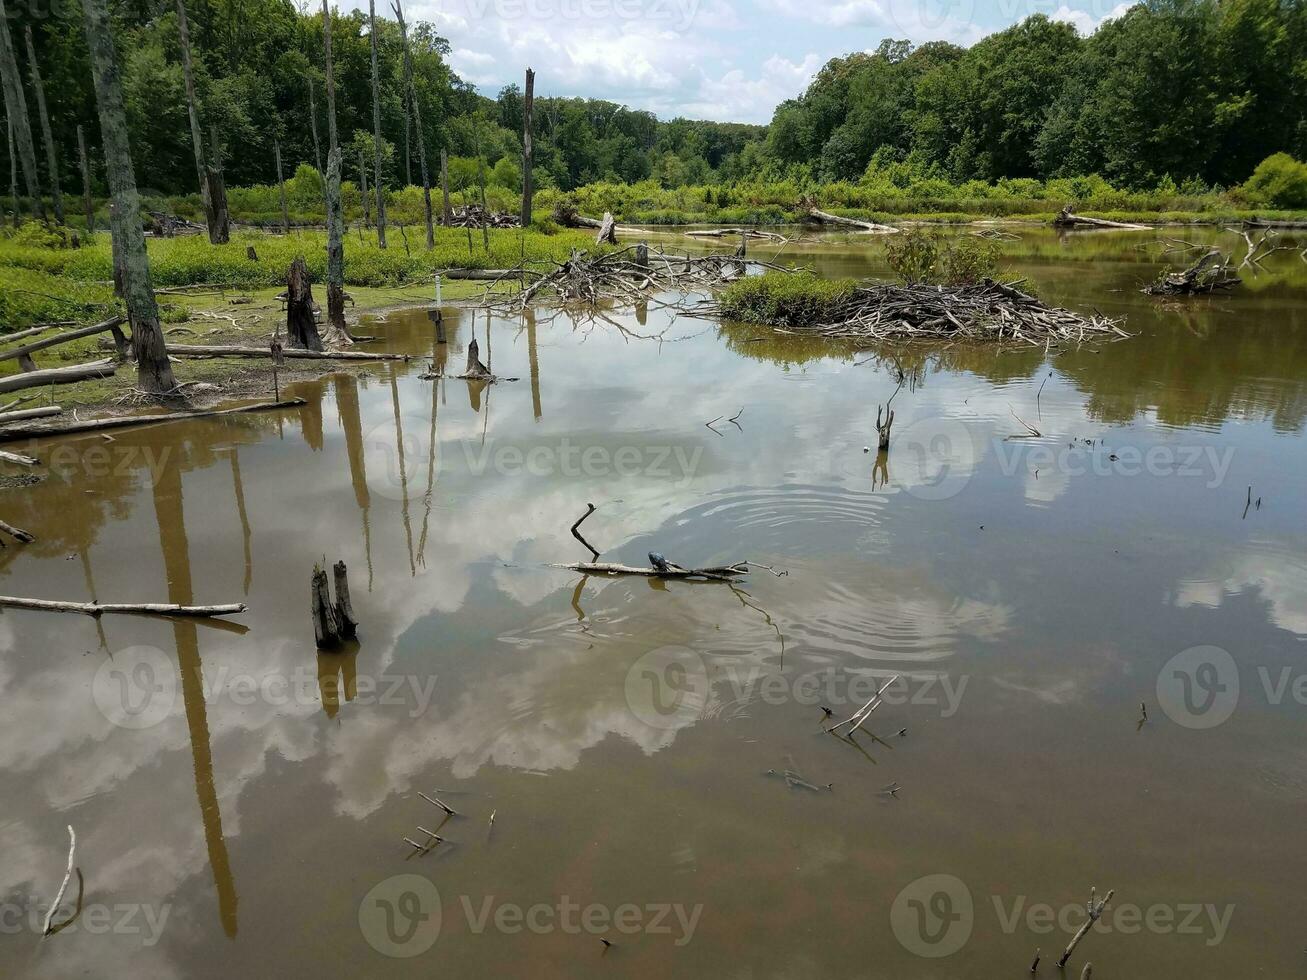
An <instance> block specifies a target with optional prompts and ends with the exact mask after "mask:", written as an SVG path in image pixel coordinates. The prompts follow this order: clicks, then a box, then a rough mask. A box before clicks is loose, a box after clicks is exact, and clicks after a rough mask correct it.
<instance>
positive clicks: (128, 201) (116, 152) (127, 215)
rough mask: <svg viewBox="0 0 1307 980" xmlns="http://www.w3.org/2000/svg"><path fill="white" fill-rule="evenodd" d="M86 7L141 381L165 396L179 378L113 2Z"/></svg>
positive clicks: (90, 0) (99, 0)
mask: <svg viewBox="0 0 1307 980" xmlns="http://www.w3.org/2000/svg"><path fill="white" fill-rule="evenodd" d="M82 11H83V13H84V15H85V21H86V44H87V47H88V48H89V49H90V52H91V70H92V72H93V74H94V76H95V97H96V99H95V101H96V105H97V106H98V108H99V114H100V133H101V137H102V139H103V141H104V156H105V163H106V173H107V174H108V176H109V193H110V196H111V198H112V200H113V207H112V209H111V211H110V214H111V216H112V221H113V224H114V225H115V228H114V231H115V234H116V235H117V238H118V242H119V246H120V252H121V255H122V259H121V261H122V271H123V294H124V298H125V299H126V302H127V318H128V320H130V321H131V325H132V348H133V349H134V351H135V354H136V372H137V378H138V381H137V384H138V385H139V387H140V388H141V389H142V390H143V391H148V392H151V393H154V394H163V393H165V392H171V391H173V390H174V389H176V387H177V382H176V381H175V380H174V379H173V376H172V365H171V364H170V363H169V362H168V348H167V345H166V344H165V343H164V340H163V330H161V329H160V327H159V308H158V306H157V305H155V301H154V284H153V283H152V282H151V281H150V259H149V256H148V255H146V252H145V234H144V232H142V231H141V198H140V194H139V193H138V192H137V189H136V172H135V170H134V169H133V168H132V151H131V145H130V142H129V140H128V138H127V112H126V110H125V109H124V107H123V90H122V83H121V82H120V81H119V75H118V63H117V55H116V53H115V52H114V45H113V34H112V28H111V26H110V23H109V9H108V4H107V2H106V0H82Z"/></svg>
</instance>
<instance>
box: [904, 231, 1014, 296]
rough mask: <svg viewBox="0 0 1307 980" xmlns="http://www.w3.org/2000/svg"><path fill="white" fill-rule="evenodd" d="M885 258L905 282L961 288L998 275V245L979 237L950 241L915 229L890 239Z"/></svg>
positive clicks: (969, 236)
mask: <svg viewBox="0 0 1307 980" xmlns="http://www.w3.org/2000/svg"><path fill="white" fill-rule="evenodd" d="M885 259H886V261H887V262H888V263H889V267H890V270H891V271H892V272H893V273H894V275H895V276H897V277H898V278H899V279H900V280H901V281H903V282H905V283H932V284H943V285H948V286H959V285H965V284H967V283H973V282H979V281H980V280H981V279H983V278H985V277H986V276H992V275H993V274H994V270H995V268H996V266H997V263H998V246H997V245H996V244H994V243H993V242H991V241H989V240H988V239H984V238H978V237H976V236H975V235H958V236H956V237H951V238H947V239H946V238H945V237H944V236H942V235H940V234H939V233H938V232H933V231H925V230H923V229H921V228H911V229H908V230H907V231H902V232H900V233H899V234H897V235H893V236H891V237H890V238H889V239H887V240H886V242H885Z"/></svg>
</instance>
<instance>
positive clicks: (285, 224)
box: [272, 138, 290, 235]
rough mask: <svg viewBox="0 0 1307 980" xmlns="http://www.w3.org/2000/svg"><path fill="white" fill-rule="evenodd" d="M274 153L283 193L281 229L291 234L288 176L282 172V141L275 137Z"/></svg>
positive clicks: (273, 143)
mask: <svg viewBox="0 0 1307 980" xmlns="http://www.w3.org/2000/svg"><path fill="white" fill-rule="evenodd" d="M272 155H273V157H274V158H275V160H276V163H277V190H278V192H280V194H281V230H282V233H283V234H286V235H289V234H290V209H289V208H288V207H287V206H286V178H285V177H284V176H283V175H282V172H281V141H280V140H277V139H275V138H274V139H273V141H272Z"/></svg>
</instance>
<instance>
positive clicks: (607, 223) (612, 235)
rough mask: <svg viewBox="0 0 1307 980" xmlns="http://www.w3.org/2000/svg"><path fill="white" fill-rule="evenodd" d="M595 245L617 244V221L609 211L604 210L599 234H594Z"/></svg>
mask: <svg viewBox="0 0 1307 980" xmlns="http://www.w3.org/2000/svg"><path fill="white" fill-rule="evenodd" d="M595 244H596V245H604V244H608V245H616V244H617V222H616V221H615V220H614V219H613V213H612V212H611V211H605V212H604V220H603V221H602V222H601V223H600V225H599V234H597V235H595Z"/></svg>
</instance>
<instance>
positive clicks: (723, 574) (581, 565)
mask: <svg viewBox="0 0 1307 980" xmlns="http://www.w3.org/2000/svg"><path fill="white" fill-rule="evenodd" d="M747 564H748V563H747V562H742V561H739V562H736V563H735V564H734V565H713V566H711V567H708V568H682V567H681V566H680V565H673V564H670V563H668V564H667V566H666V567H665V568H657V567H653V566H651V567H649V568H641V567H638V566H634V565H620V564H616V563H613V562H589V561H578V562H569V563H566V564H554V565H551V566H550V567H551V568H570V569H571V570H572V571H574V572H585V573H587V574H591V575H644V576H647V577H649V578H684V579H689V578H702V579H707V580H709V581H713V582H733V581H735V577H736V576H739V575H747V574H748V573H749V570H748V568H747V567H746V566H747Z"/></svg>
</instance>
